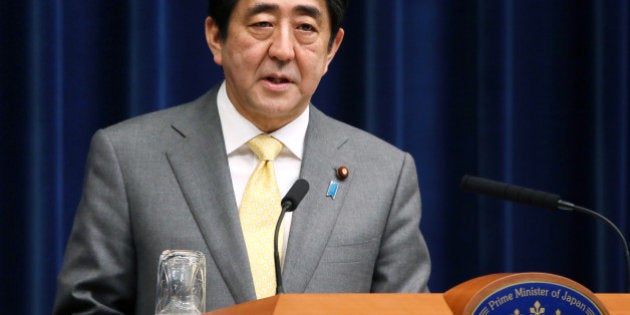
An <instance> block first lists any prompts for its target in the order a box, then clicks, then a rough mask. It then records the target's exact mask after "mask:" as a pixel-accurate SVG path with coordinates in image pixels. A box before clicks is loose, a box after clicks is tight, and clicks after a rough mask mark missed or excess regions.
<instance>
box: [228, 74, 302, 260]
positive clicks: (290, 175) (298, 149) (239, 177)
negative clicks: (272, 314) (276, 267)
mask: <svg viewBox="0 0 630 315" xmlns="http://www.w3.org/2000/svg"><path fill="white" fill-rule="evenodd" d="M217 105H218V110H219V117H220V119H221V129H222V130H223V140H224V142H225V151H226V152H227V156H228V163H229V165H230V174H231V177H232V185H233V188H234V196H235V197H236V204H237V206H238V207H239V208H240V206H241V199H243V192H244V191H245V186H246V185H247V182H248V181H249V177H250V176H251V174H252V172H253V171H254V169H255V168H256V165H257V164H258V158H257V157H256V155H255V154H254V152H252V150H250V149H249V147H248V146H247V142H248V141H249V140H251V139H252V138H254V137H256V136H258V135H260V134H262V133H264V132H263V131H261V130H260V129H258V128H257V127H256V126H255V125H254V124H253V123H252V122H250V121H249V120H247V119H245V117H243V116H242V115H241V114H240V113H239V112H238V111H237V110H236V108H234V105H233V104H232V102H231V101H230V99H229V98H228V95H227V91H226V87H225V81H224V82H223V83H222V84H221V87H220V88H219V92H218V94H217ZM308 118H309V109H308V107H307V108H306V110H305V111H304V112H303V113H302V114H301V115H300V116H298V117H297V118H296V119H295V120H293V121H292V122H290V123H289V124H287V125H286V126H284V127H282V128H280V129H278V130H277V131H275V132H272V133H271V134H270V135H271V136H272V137H274V138H275V139H277V140H279V141H280V142H282V143H283V144H284V147H283V148H282V151H280V154H279V155H278V156H277V157H276V159H275V160H274V169H275V171H276V180H277V181H278V188H279V189H280V195H281V196H284V195H285V194H286V193H287V192H288V191H289V189H290V188H291V186H292V185H293V183H294V182H295V181H296V180H297V179H298V178H299V176H300V168H301V166H302V153H303V151H304V150H303V149H304V137H305V136H306V128H307V127H308ZM291 217H292V213H290V212H289V213H286V214H285V217H284V219H283V222H284V234H283V236H284V237H283V239H284V241H283V242H282V244H283V248H282V254H281V257H282V258H284V253H285V252H286V246H287V243H288V239H289V231H290V229H291ZM283 261H284V259H283Z"/></svg>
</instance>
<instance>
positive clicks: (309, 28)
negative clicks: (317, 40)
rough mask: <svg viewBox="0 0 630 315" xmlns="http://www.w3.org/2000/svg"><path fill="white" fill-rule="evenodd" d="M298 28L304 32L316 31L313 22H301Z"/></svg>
mask: <svg viewBox="0 0 630 315" xmlns="http://www.w3.org/2000/svg"><path fill="white" fill-rule="evenodd" d="M297 29H298V30H300V31H303V32H315V27H314V26H313V25H311V24H300V25H299V26H298V27H297Z"/></svg>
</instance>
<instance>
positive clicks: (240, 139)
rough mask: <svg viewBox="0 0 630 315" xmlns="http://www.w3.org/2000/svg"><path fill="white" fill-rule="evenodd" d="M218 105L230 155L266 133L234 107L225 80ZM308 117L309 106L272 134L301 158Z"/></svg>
mask: <svg viewBox="0 0 630 315" xmlns="http://www.w3.org/2000/svg"><path fill="white" fill-rule="evenodd" d="M217 106H218V110H219V118H220V119H221V129H222V130H223V140H224V142H225V151H226V152H227V154H228V155H230V154H232V153H233V152H234V151H236V150H237V149H238V148H240V147H242V146H243V145H245V144H246V143H247V141H249V140H250V139H252V138H254V137H256V136H257V135H259V134H262V133H264V132H262V131H261V130H260V129H258V128H257V127H256V126H255V125H254V124H253V123H252V122H250V121H249V120H247V119H246V118H245V117H243V116H242V115H241V114H240V113H239V112H238V111H237V110H236V108H234V105H233V104H232V102H231V101H230V99H229V97H228V95H227V90H226V87H225V81H223V83H222V84H221V87H220V88H219V92H218V93H217ZM308 119H309V106H307V107H306V110H304V112H302V114H300V116H298V117H297V118H296V119H294V120H293V121H291V122H290V123H288V124H287V125H286V126H284V127H282V128H280V129H278V130H276V131H274V132H272V133H271V134H270V135H271V136H272V137H274V138H276V139H278V140H280V141H281V142H282V143H283V144H284V149H283V151H284V150H285V149H286V150H288V151H289V152H291V153H292V154H293V155H295V156H296V157H297V158H298V159H300V160H301V159H302V153H303V151H304V137H305V136H306V128H307V127H308Z"/></svg>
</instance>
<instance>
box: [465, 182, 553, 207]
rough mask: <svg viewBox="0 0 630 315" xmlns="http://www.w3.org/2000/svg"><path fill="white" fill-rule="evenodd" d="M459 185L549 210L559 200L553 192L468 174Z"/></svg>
mask: <svg viewBox="0 0 630 315" xmlns="http://www.w3.org/2000/svg"><path fill="white" fill-rule="evenodd" d="M460 187H461V188H462V190H464V191H468V192H473V193H478V194H483V195H488V196H490V197H494V198H499V199H507V200H510V201H514V202H518V203H521V204H525V205H528V206H534V207H539V208H544V209H549V210H556V209H558V202H559V201H560V196H558V195H555V194H550V193H547V192H544V191H539V190H533V189H529V188H524V187H520V186H515V185H509V184H506V183H502V182H498V181H494V180H490V179H485V178H481V177H475V176H469V175H465V176H464V177H462V180H461V182H460Z"/></svg>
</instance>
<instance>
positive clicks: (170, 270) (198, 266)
mask: <svg viewBox="0 0 630 315" xmlns="http://www.w3.org/2000/svg"><path fill="white" fill-rule="evenodd" d="M205 310H206V257H205V256H204V255H203V253H201V252H198V251H191V250H165V251H164V252H162V255H160V261H159V264H158V273H157V289H156V304H155V314H159V315H166V314H169V315H171V314H182V315H183V314H186V315H188V314H202V313H204V312H205Z"/></svg>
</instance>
